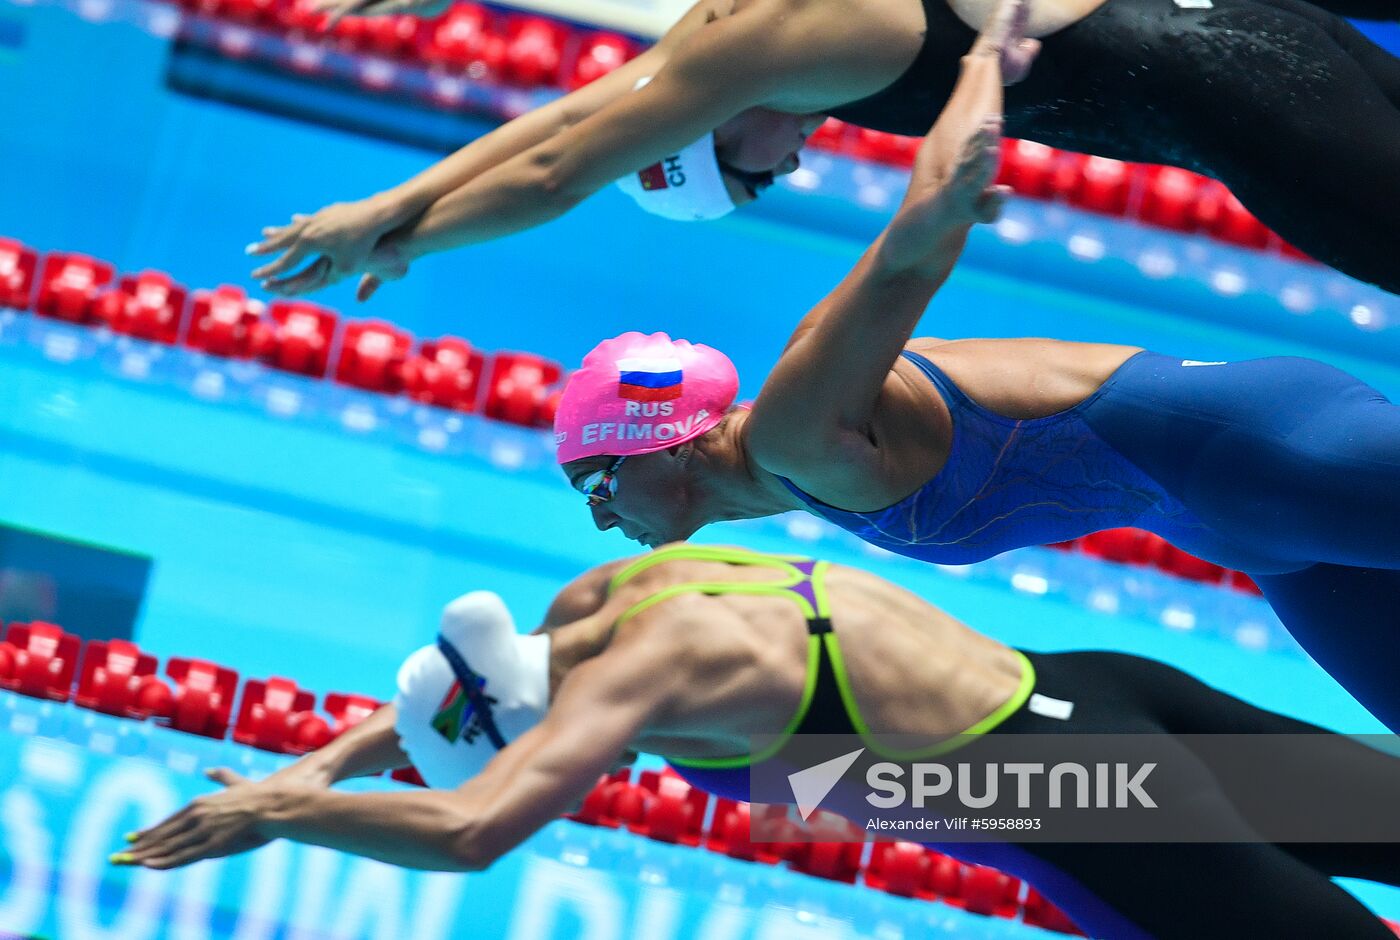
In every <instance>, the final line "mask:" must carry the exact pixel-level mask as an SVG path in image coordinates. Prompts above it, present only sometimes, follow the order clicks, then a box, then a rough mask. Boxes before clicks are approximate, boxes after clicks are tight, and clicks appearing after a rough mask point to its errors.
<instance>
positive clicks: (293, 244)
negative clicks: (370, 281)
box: [247, 198, 408, 296]
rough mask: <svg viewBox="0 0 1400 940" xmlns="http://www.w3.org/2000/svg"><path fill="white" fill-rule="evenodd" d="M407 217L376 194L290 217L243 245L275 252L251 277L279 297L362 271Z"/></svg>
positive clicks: (257, 251)
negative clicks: (383, 240)
mask: <svg viewBox="0 0 1400 940" xmlns="http://www.w3.org/2000/svg"><path fill="white" fill-rule="evenodd" d="M406 221H408V219H405V218H404V217H403V210H402V209H401V208H400V207H398V206H396V205H394V204H393V203H392V202H390V201H388V200H384V199H378V198H370V199H362V200H360V201H358V202H338V203H335V204H333V205H329V206H326V207H325V208H324V209H322V210H320V211H319V212H316V213H314V214H312V215H294V216H292V221H291V222H290V223H288V224H286V225H281V226H270V227H268V228H265V229H263V231H262V234H263V238H262V241H259V242H255V243H253V244H251V245H249V246H248V248H247V253H248V254H250V255H271V254H277V253H278V252H280V254H277V257H276V258H275V259H273V260H272V261H270V262H269V263H267V264H264V265H262V266H261V267H259V268H256V269H254V271H253V277H255V278H257V279H258V280H259V281H261V283H262V286H263V288H264V289H265V290H268V291H271V292H272V293H274V294H282V295H284V296H294V295H297V294H306V293H310V292H311V291H315V290H320V289H321V288H323V287H329V286H330V285H332V284H334V283H336V282H338V281H340V280H341V279H343V278H346V277H349V276H350V275H352V274H356V273H358V272H360V271H364V270H366V269H367V268H368V266H369V262H370V255H371V253H372V252H373V250H374V246H375V243H376V242H377V241H379V239H380V237H381V236H382V235H383V234H384V233H385V232H388V231H389V230H391V229H393V228H395V227H397V226H399V225H402V224H403V223H404V222H406ZM308 261H309V262H310V263H309V264H308V263H306V262H308ZM303 264H304V265H305V266H304V267H303Z"/></svg>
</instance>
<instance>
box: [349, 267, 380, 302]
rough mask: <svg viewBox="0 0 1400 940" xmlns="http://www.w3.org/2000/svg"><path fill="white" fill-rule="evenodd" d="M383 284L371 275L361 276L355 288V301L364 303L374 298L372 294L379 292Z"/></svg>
mask: <svg viewBox="0 0 1400 940" xmlns="http://www.w3.org/2000/svg"><path fill="white" fill-rule="evenodd" d="M383 283H384V282H383V281H381V280H380V279H379V278H378V277H377V276H375V275H373V274H364V275H361V276H360V286H359V287H356V288H355V299H356V300H358V301H359V302H360V303H364V302H365V301H366V300H369V299H370V298H371V297H373V296H374V292H375V291H377V290H379V288H380V286H381V285H382V284H383Z"/></svg>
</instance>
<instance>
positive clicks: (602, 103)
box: [371, 0, 714, 222]
mask: <svg viewBox="0 0 1400 940" xmlns="http://www.w3.org/2000/svg"><path fill="white" fill-rule="evenodd" d="M713 2H714V0H701V2H699V3H697V4H695V5H694V6H693V7H691V8H690V10H688V11H687V12H686V13H685V15H684V16H682V17H681V18H680V19H679V20H677V21H676V23H675V25H673V26H672V27H671V28H670V29H669V30H667V31H666V34H665V35H664V36H662V37H661V38H660V39H659V40H657V42H656V44H655V45H653V46H652V47H651V48H649V49H647V50H646V51H644V52H642V53H641V54H640V55H638V56H637V57H636V58H634V59H632V60H631V61H629V62H626V63H624V64H623V65H621V66H619V67H618V68H616V69H614V70H613V71H611V72H609V73H608V74H607V75H604V76H603V77H602V78H599V79H598V80H596V81H593V82H589V83H588V84H587V85H584V86H583V87H582V88H578V89H576V90H574V91H572V92H570V93H569V94H567V95H565V96H563V97H562V98H556V99H555V100H554V101H551V102H550V103H549V104H546V105H544V106H542V107H539V108H536V109H535V110H533V111H529V112H526V113H525V114H522V115H520V116H519V117H517V118H515V119H514V120H511V121H507V122H506V123H505V124H503V125H501V126H500V127H498V128H496V129H495V130H494V131H492V132H491V133H489V134H486V135H485V136H483V137H479V138H477V139H476V140H474V141H472V142H471V143H469V144H467V145H466V146H465V147H463V148H461V149H460V150H458V151H457V152H456V153H454V154H452V155H451V156H449V157H446V158H444V159H443V160H440V161H438V162H437V163H435V164H433V165H432V166H431V167H429V168H428V169H426V170H424V171H423V172H421V173H419V174H418V175H416V176H414V177H412V178H410V179H408V180H405V181H404V182H403V183H400V184H399V185H397V186H395V187H393V188H392V189H388V190H385V191H384V192H382V193H380V194H378V195H377V196H373V197H371V199H372V201H374V202H376V203H378V204H380V205H382V206H383V207H384V209H385V212H386V213H387V214H389V215H392V216H393V217H394V218H396V219H398V220H399V221H400V222H404V221H407V220H409V219H411V218H413V217H415V216H417V215H419V214H420V213H422V212H423V211H424V210H425V209H427V208H428V206H430V205H432V204H433V203H434V202H435V201H436V200H438V199H440V198H442V197H443V196H446V195H447V194H448V193H450V192H452V191H453V190H454V189H456V188H458V187H459V186H463V185H465V184H466V183H468V182H470V181H471V180H473V179H475V178H476V177H477V176H480V175H481V174H482V173H484V172H485V171H486V170H489V169H491V168H492V167H495V166H498V165H500V164H502V163H504V162H506V161H507V160H509V159H511V158H512V157H515V156H517V155H519V154H522V153H524V152H525V151H527V150H529V149H530V148H531V147H534V146H536V145H538V144H541V143H543V142H544V141H546V140H548V139H549V138H551V137H553V136H554V135H555V134H558V133H560V132H561V131H564V130H566V129H568V128H570V127H573V126H574V125H576V124H578V123H579V122H580V121H583V120H584V119H585V118H587V117H589V116H591V115H593V114H595V113H596V112H597V111H598V110H600V109H601V108H603V107H606V106H607V105H609V104H611V103H612V102H613V101H615V100H617V99H618V98H621V97H622V96H623V95H625V94H627V93H628V92H629V91H631V90H632V86H634V85H635V84H636V83H637V80H638V79H640V78H642V77H643V76H645V75H654V74H656V72H657V71H659V70H660V69H661V67H662V66H663V65H665V64H666V61H667V59H669V58H670V56H671V53H672V52H674V51H675V49H676V47H677V45H679V44H680V43H681V42H682V41H683V40H684V39H685V38H686V37H687V36H690V35H691V34H692V33H694V32H695V31H696V30H697V29H699V28H700V27H701V26H702V25H704V23H705V19H706V17H707V16H708V15H709V13H708V8H709V7H710V6H711V5H712V4H713Z"/></svg>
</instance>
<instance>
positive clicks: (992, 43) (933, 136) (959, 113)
mask: <svg viewBox="0 0 1400 940" xmlns="http://www.w3.org/2000/svg"><path fill="white" fill-rule="evenodd" d="M1026 15H1027V10H1026V3H1025V0H1003V2H1002V3H1001V4H999V6H998V8H997V11H996V13H995V14H994V15H993V17H992V19H991V20H990V21H989V23H988V25H987V27H986V28H985V29H984V30H983V32H982V34H981V35H979V37H978V40H977V43H976V45H974V46H973V48H972V50H971V51H970V52H969V54H968V55H966V56H964V57H963V60H962V72H961V75H960V77H959V79H958V83H957V86H956V87H955V89H954V91H953V96H952V98H950V99H949V101H948V104H947V106H946V107H945V108H944V109H943V112H942V113H941V114H940V115H939V118H938V120H937V122H935V124H934V126H933V128H932V129H931V130H930V131H929V133H928V135H927V136H926V137H925V138H924V142H923V143H922V145H920V148H919V153H918V156H917V158H916V160H915V164H914V168H913V172H912V174H911V177H910V181H909V188H908V191H907V192H906V193H905V197H904V201H903V202H902V203H901V205H900V207H899V210H898V211H897V212H896V213H895V216H894V218H893V219H892V220H891V221H890V223H889V225H888V226H886V228H885V230H884V231H883V232H882V233H881V234H880V236H879V237H878V238H877V239H876V241H875V243H874V244H873V245H871V246H870V248H869V249H867V250H866V252H865V254H864V255H863V256H862V257H861V259H860V261H859V262H857V264H856V266H855V268H854V269H853V270H852V271H851V273H850V274H849V275H847V276H846V278H845V279H844V280H843V281H842V282H841V284H840V285H838V286H837V288H836V289H835V290H834V291H832V292H831V293H830V294H829V295H827V297H826V298H825V299H824V300H822V302H821V303H819V304H818V305H817V306H816V307H814V308H813V309H812V311H811V312H810V313H808V314H807V316H806V317H804V318H803V320H802V322H801V323H799V324H798V326H797V329H796V330H795V331H794V333H793V336H792V338H791V339H790V340H789V342H788V346H787V348H786V349H785V350H784V352H783V355H782V357H781V358H780V359H779V360H778V363H777V365H776V366H775V367H774V369H773V371H772V373H770V375H769V377H768V380H767V381H766V382H765V383H764V386H763V390H762V391H761V392H760V393H759V396H758V399H757V401H756V403H755V405H754V408H753V412H752V415H751V417H750V419H749V422H748V433H749V446H750V448H751V450H752V452H753V454H754V456H755V457H756V458H757V459H758V460H759V461H760V462H761V463H762V464H763V466H764V467H766V468H767V469H769V470H771V471H773V472H775V473H781V474H783V475H785V476H789V477H795V476H797V475H800V477H801V478H800V479H798V480H797V481H798V482H799V483H813V482H815V483H817V484H818V485H822V484H832V485H835V487H836V490H835V492H838V493H839V492H840V490H841V489H842V488H843V487H842V485H841V482H842V479H843V475H845V474H850V473H854V474H855V476H856V477H857V478H861V479H867V480H868V479H869V478H870V477H869V474H870V473H879V467H880V463H879V460H880V455H879V454H878V453H875V446H874V444H873V442H872V441H871V440H870V437H869V435H868V433H867V429H868V428H869V426H870V422H871V420H872V416H873V415H874V413H875V409H876V407H877V405H878V403H879V401H880V398H881V396H882V395H883V394H885V393H887V382H888V380H889V378H890V374H891V369H892V368H893V366H894V363H895V360H896V359H897V358H898V356H899V354H900V352H901V351H902V350H903V349H904V346H905V344H906V343H908V342H909V339H910V337H911V336H912V335H913V332H914V328H915V327H916V326H917V325H918V322H919V319H920V317H922V316H923V313H924V309H925V308H926V307H927V306H928V303H929V301H930V300H931V299H932V298H933V295H934V294H935V293H936V292H937V291H938V289H939V288H940V287H941V286H942V285H943V283H944V281H946V280H947V278H948V276H949V274H951V273H952V270H953V267H954V266H955V265H956V263H957V260H958V257H959V256H960V255H961V253H962V250H963V246H964V244H965V243H966V241H967V236H968V233H969V231H970V230H971V228H972V226H973V225H975V224H977V223H978V222H990V221H993V220H995V218H996V216H997V213H998V212H999V211H1000V207H1001V201H1002V198H1003V196H1004V190H1003V189H1002V188H1000V187H996V186H994V185H993V178H994V176H995V174H996V168H997V160H998V156H999V147H1000V141H1001V113H1002V85H1003V84H1004V83H1005V82H1006V81H1007V80H1010V79H1016V80H1019V79H1020V78H1021V77H1023V76H1024V75H1025V73H1026V71H1027V70H1028V68H1029V65H1030V61H1031V59H1032V58H1033V57H1034V55H1035V52H1036V50H1037V48H1038V43H1036V42H1035V40H1030V39H1024V38H1023V37H1022V30H1023V29H1024V26H1025V21H1026ZM814 454H825V455H827V457H829V458H831V459H826V460H821V461H814V460H813V459H812V458H813V455H814ZM814 467H815V468H814ZM823 468H825V469H823ZM823 474H825V475H826V477H830V479H826V478H825V477H823V476H822V475H823ZM814 475H815V478H814ZM810 491H811V490H810V489H809V492H810Z"/></svg>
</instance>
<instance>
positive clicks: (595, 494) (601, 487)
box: [575, 454, 627, 506]
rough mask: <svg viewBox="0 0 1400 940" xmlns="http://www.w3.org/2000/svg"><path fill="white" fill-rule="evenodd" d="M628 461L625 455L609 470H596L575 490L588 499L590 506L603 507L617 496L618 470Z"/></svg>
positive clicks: (615, 461) (580, 482)
mask: <svg viewBox="0 0 1400 940" xmlns="http://www.w3.org/2000/svg"><path fill="white" fill-rule="evenodd" d="M626 459H627V455H626V454H624V455H623V456H621V457H619V458H617V459H616V460H614V461H613V462H612V464H611V466H609V467H608V469H606V470H595V471H593V472H592V473H590V474H589V475H588V476H586V477H584V478H583V479H582V480H580V481H579V483H578V485H577V486H576V487H575V489H577V490H578V491H579V492H580V493H582V494H583V495H584V496H587V497H588V505H590V506H601V505H602V504H603V503H606V502H608V501H609V500H611V499H612V498H613V497H615V496H616V495H617V468H618V467H620V466H622V462H623V461H624V460H626Z"/></svg>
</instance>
